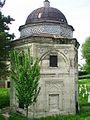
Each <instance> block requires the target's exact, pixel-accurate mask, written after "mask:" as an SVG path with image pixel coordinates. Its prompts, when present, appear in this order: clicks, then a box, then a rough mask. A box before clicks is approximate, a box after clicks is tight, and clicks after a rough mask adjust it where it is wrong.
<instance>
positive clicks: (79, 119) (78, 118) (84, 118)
mask: <svg viewBox="0 0 90 120" xmlns="http://www.w3.org/2000/svg"><path fill="white" fill-rule="evenodd" d="M9 120H28V119H27V118H25V117H21V116H19V115H17V114H11V115H10V118H9ZM32 120H90V110H86V109H81V111H80V113H78V114H77V115H67V116H65V115H64V116H61V115H56V116H49V117H46V118H44V117H42V118H33V119H32Z"/></svg>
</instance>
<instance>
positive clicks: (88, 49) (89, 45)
mask: <svg viewBox="0 0 90 120" xmlns="http://www.w3.org/2000/svg"><path fill="white" fill-rule="evenodd" d="M82 55H83V58H84V59H85V62H86V64H85V66H84V68H85V69H86V71H87V72H88V73H90V37H87V38H86V40H85V43H83V45H82Z"/></svg>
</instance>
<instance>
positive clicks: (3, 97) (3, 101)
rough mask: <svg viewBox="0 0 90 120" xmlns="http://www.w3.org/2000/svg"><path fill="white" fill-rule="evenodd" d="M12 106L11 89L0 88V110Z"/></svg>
mask: <svg viewBox="0 0 90 120" xmlns="http://www.w3.org/2000/svg"><path fill="white" fill-rule="evenodd" d="M9 105H10V93H9V89H6V88H0V109H2V108H4V107H6V106H9Z"/></svg>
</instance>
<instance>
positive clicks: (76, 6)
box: [2, 0, 90, 63]
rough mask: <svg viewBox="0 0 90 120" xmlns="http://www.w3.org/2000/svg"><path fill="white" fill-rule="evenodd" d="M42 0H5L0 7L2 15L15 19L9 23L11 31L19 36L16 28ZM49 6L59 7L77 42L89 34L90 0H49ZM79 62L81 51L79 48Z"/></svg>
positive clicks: (39, 5)
mask: <svg viewBox="0 0 90 120" xmlns="http://www.w3.org/2000/svg"><path fill="white" fill-rule="evenodd" d="M43 1H44V0H6V3H5V6H4V7H3V8H2V12H3V14H4V15H6V16H7V15H10V16H11V17H13V18H14V19H15V21H14V22H13V24H12V25H11V32H12V33H15V36H16V38H18V37H19V31H18V28H19V26H21V25H24V24H25V21H26V18H27V16H28V15H29V14H30V13H31V12H32V11H33V10H34V9H36V8H39V7H42V6H43ZM50 6H51V7H54V8H57V9H59V10H60V11H61V12H62V13H63V14H64V15H65V16H66V19H67V21H68V24H69V25H72V26H73V27H74V29H75V31H74V37H75V38H77V40H78V41H79V43H80V44H81V45H82V43H83V42H84V41H85V39H86V37H88V36H90V0H50ZM79 63H81V53H80V49H79Z"/></svg>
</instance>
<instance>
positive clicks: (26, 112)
mask: <svg viewBox="0 0 90 120" xmlns="http://www.w3.org/2000/svg"><path fill="white" fill-rule="evenodd" d="M26 117H27V118H28V105H27V106H26Z"/></svg>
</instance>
